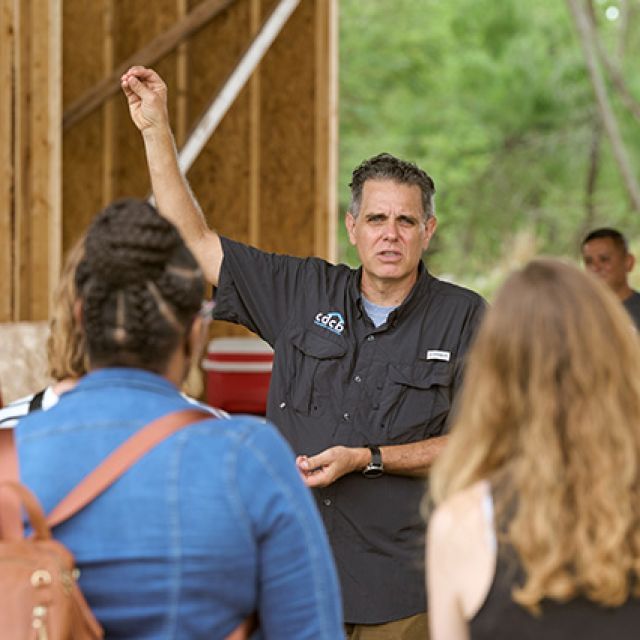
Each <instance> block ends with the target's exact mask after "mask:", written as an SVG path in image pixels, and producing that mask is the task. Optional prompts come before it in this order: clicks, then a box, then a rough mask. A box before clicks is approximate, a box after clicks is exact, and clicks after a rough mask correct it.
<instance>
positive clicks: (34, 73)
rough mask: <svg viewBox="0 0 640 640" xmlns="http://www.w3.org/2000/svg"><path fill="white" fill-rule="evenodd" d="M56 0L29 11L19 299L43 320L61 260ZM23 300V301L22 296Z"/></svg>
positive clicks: (29, 314)
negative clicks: (23, 292) (24, 248)
mask: <svg viewBox="0 0 640 640" xmlns="http://www.w3.org/2000/svg"><path fill="white" fill-rule="evenodd" d="M60 2H61V0H48V1H47V2H41V1H38V0H34V1H33V4H32V11H31V27H32V31H31V34H30V36H31V37H30V42H29V49H30V68H31V73H30V86H29V96H30V104H29V120H30V122H29V134H30V135H29V139H28V144H29V151H30V153H29V165H28V167H25V168H26V170H27V171H28V179H29V191H30V193H29V197H28V201H29V204H30V206H29V209H28V211H23V214H25V215H27V216H28V217H29V218H30V221H31V224H30V225H29V227H30V234H29V236H27V237H26V238H24V242H26V243H27V244H28V245H29V248H30V251H29V260H28V262H27V263H26V264H24V265H23V266H28V272H26V273H25V274H24V276H25V277H24V284H27V290H28V291H29V299H28V304H24V303H23V310H24V312H25V316H26V318H27V319H29V320H46V319H47V317H48V315H49V304H50V300H51V296H52V293H53V289H54V285H55V283H56V282H57V279H58V274H59V272H60V262H61V251H62V246H61V215H62V212H61V202H60V176H61V173H60V172H61V157H60V150H61V148H60V134H61V131H60V121H61V116H62V106H61V95H60V80H61V77H60V67H61V64H60V62H61V60H60V51H61V49H60V28H61V22H60V15H61V6H60ZM25 302H26V301H25Z"/></svg>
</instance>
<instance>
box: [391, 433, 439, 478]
mask: <svg viewBox="0 0 640 640" xmlns="http://www.w3.org/2000/svg"><path fill="white" fill-rule="evenodd" d="M448 437H449V436H446V435H445V436H437V437H435V438H429V439H428V440H420V441H419V442H412V443H410V444H397V445H389V446H382V447H380V452H381V454H382V462H383V464H384V470H385V473H391V474H396V475H402V476H414V477H426V476H428V475H429V470H430V468H431V465H432V464H433V462H434V461H435V459H436V458H437V457H438V455H439V454H440V452H441V451H442V450H443V449H444V447H445V444H446V442H447V439H448Z"/></svg>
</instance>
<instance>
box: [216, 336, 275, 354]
mask: <svg viewBox="0 0 640 640" xmlns="http://www.w3.org/2000/svg"><path fill="white" fill-rule="evenodd" d="M207 353H259V354H265V353H273V349H272V348H271V347H270V346H269V345H268V344H267V343H266V342H265V341H264V340H262V339H261V338H251V337H247V338H214V339H213V340H211V341H210V342H209V344H208V346H207Z"/></svg>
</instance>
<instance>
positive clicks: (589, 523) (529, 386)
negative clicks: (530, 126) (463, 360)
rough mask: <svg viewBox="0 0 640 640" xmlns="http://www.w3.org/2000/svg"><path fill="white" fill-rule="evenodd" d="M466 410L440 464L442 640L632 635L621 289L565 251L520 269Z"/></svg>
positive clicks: (632, 388) (479, 358)
mask: <svg viewBox="0 0 640 640" xmlns="http://www.w3.org/2000/svg"><path fill="white" fill-rule="evenodd" d="M458 409H459V410H458V411H457V414H456V419H455V424H454V425H453V428H452V435H451V438H450V441H449V443H448V444H447V448H446V449H445V451H444V453H443V455H442V457H441V458H440V459H439V460H438V461H437V463H436V466H435V468H434V471H433V473H432V477H431V498H432V500H433V502H435V504H436V505H438V506H437V508H436V510H435V513H434V514H433V515H432V517H431V520H430V524H429V535H428V538H429V539H428V545H427V547H428V548H427V555H428V557H427V567H428V578H427V583H428V592H429V615H430V625H431V633H432V636H431V637H432V640H461V639H467V638H471V639H473V640H484V639H489V638H490V639H491V640H501V639H503V638H504V639H507V638H509V639H512V638H527V639H529V638H530V639H538V638H540V639H542V638H544V640H553V639H556V638H558V639H559V638H571V637H575V638H580V640H590V639H592V638H593V639H596V638H597V639H601V638H616V640H624V639H627V638H637V637H638V633H639V632H638V629H640V599H639V598H638V596H639V595H640V579H639V578H640V347H639V344H638V338H637V335H636V333H635V331H634V330H633V328H632V326H631V324H630V323H629V318H628V316H627V315H626V312H625V310H624V309H623V307H622V306H621V305H620V303H619V301H618V300H616V299H615V298H614V296H613V295H612V294H611V292H610V291H608V290H607V289H606V288H605V287H604V286H603V285H602V284H601V283H600V282H597V281H596V280H595V279H594V278H593V277H591V276H590V275H588V274H585V273H583V272H581V271H580V270H578V269H577V268H576V267H574V266H571V265H568V264H565V263H562V262H560V261H557V260H552V259H539V260H534V261H532V262H531V263H529V264H528V265H527V266H526V267H524V268H523V269H522V270H520V271H518V272H516V273H514V274H513V275H511V277H510V278H509V279H508V280H507V282H506V283H505V284H504V286H503V287H502V289H501V290H500V292H499V293H498V295H497V297H496V300H495V303H494V305H493V307H492V308H491V309H490V310H489V311H488V313H487V316H486V318H485V320H484V322H483V324H482V327H481V329H480V332H479V334H478V337H477V340H476V343H475V345H474V347H473V349H472V351H471V353H470V356H469V361H468V364H467V372H466V381H465V387H464V389H463V393H462V396H461V402H460V405H459V407H458ZM425 502H427V501H426V500H425Z"/></svg>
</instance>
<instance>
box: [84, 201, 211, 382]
mask: <svg viewBox="0 0 640 640" xmlns="http://www.w3.org/2000/svg"><path fill="white" fill-rule="evenodd" d="M76 288H77V291H78V295H79V297H80V299H81V300H82V310H83V325H84V330H85V335H86V344H87V351H88V354H89V363H90V365H91V366H92V367H96V366H103V367H105V366H107V367H113V366H124V367H138V368H141V369H147V370H149V371H154V372H156V373H160V374H162V373H164V370H165V368H166V366H167V363H168V361H169V358H170V356H171V354H172V353H173V350H174V349H175V348H176V347H177V345H178V344H179V340H180V339H182V338H183V337H184V336H185V335H186V334H187V333H188V331H189V330H190V328H191V324H192V322H193V320H194V319H195V317H196V315H197V313H198V311H199V310H200V305H201V302H202V296H203V294H204V279H203V275H202V272H201V270H200V268H199V267H198V264H197V262H196V261H195V259H194V257H193V255H192V254H191V252H190V251H189V250H188V249H187V247H186V245H185V243H184V241H183V239H182V238H181V236H180V234H179V233H178V231H177V229H176V228H175V227H174V226H173V225H172V224H171V223H170V222H169V221H168V220H167V219H166V218H163V217H162V216H161V215H160V214H159V213H158V212H157V210H156V209H155V208H154V207H153V206H151V205H150V204H149V203H147V202H143V201H141V200H135V199H132V198H129V199H125V200H119V201H117V202H114V203H113V204H110V205H109V206H108V207H106V209H104V210H103V211H102V212H101V213H99V214H98V216H97V217H96V218H95V219H94V221H93V222H92V224H91V226H90V227H89V230H88V231H87V236H86V239H85V253H84V257H83V258H82V260H81V261H80V264H79V265H78V268H77V269H76Z"/></svg>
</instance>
